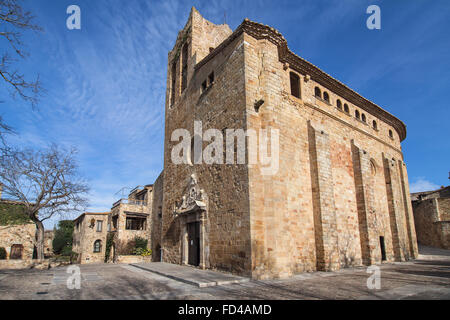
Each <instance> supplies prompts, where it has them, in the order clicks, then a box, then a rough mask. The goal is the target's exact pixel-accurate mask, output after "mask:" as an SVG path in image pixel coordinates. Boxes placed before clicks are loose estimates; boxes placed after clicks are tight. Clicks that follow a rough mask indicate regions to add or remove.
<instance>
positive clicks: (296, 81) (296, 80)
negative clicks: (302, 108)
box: [289, 72, 300, 98]
mask: <svg viewBox="0 0 450 320" xmlns="http://www.w3.org/2000/svg"><path fill="white" fill-rule="evenodd" d="M289 78H290V80H291V94H292V95H293V96H294V97H296V98H300V77H299V76H298V75H297V74H296V73H294V72H291V73H290V74H289Z"/></svg>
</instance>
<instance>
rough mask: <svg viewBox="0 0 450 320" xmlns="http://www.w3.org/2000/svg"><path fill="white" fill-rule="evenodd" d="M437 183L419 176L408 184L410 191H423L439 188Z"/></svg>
mask: <svg viewBox="0 0 450 320" xmlns="http://www.w3.org/2000/svg"><path fill="white" fill-rule="evenodd" d="M439 187H440V186H439V185H437V184H435V183H433V182H430V181H428V180H426V179H425V178H424V177H419V178H418V179H416V180H415V181H414V182H412V183H411V184H410V186H409V189H410V192H411V193H414V192H423V191H433V190H437V189H439Z"/></svg>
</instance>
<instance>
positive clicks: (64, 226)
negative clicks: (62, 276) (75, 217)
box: [53, 220, 74, 256]
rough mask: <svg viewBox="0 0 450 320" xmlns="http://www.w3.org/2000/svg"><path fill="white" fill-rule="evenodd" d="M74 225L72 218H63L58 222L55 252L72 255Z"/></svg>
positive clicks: (54, 243) (54, 244) (54, 242)
mask: <svg viewBox="0 0 450 320" xmlns="http://www.w3.org/2000/svg"><path fill="white" fill-rule="evenodd" d="M73 226H74V223H73V221H72V220H61V221H59V222H58V227H57V228H56V229H55V236H54V238H53V252H54V253H55V254H62V255H66V256H70V254H71V253H72V241H73V237H72V235H73Z"/></svg>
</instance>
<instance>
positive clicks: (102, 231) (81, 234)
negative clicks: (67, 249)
mask: <svg viewBox="0 0 450 320" xmlns="http://www.w3.org/2000/svg"><path fill="white" fill-rule="evenodd" d="M109 214H110V212H101V213H99V212H97V213H96V212H86V213H83V214H82V215H80V216H79V217H78V218H76V219H75V220H74V230H73V242H72V251H73V252H75V253H77V254H78V261H77V262H78V263H81V264H85V263H102V262H104V261H105V245H106V236H107V232H108V228H107V224H108V217H109Z"/></svg>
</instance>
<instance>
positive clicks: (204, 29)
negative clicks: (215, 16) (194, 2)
mask: <svg viewBox="0 0 450 320" xmlns="http://www.w3.org/2000/svg"><path fill="white" fill-rule="evenodd" d="M231 33H232V30H231V29H230V27H229V26H228V25H227V24H222V25H216V24H214V23H212V22H209V21H208V20H206V19H205V18H203V17H202V16H201V14H200V13H199V12H198V11H197V9H195V8H194V7H192V9H191V13H190V14H189V18H188V21H187V23H186V25H185V27H184V28H183V30H181V31H180V32H179V33H178V37H177V40H176V42H175V45H174V47H173V49H172V51H170V52H169V55H168V68H167V91H166V108H168V107H172V106H173V105H174V104H176V103H178V101H179V100H180V99H183V98H184V97H185V95H183V94H184V93H185V91H186V89H187V88H188V86H189V82H190V79H191V78H192V76H193V74H194V69H195V65H196V64H197V63H198V62H200V61H201V60H202V59H203V58H204V57H206V56H207V55H208V54H209V53H210V52H211V51H213V50H214V49H215V48H216V47H217V46H218V45H219V44H221V43H222V42H223V41H224V40H225V39H226V38H227V37H228V36H229V35H230V34H231Z"/></svg>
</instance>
